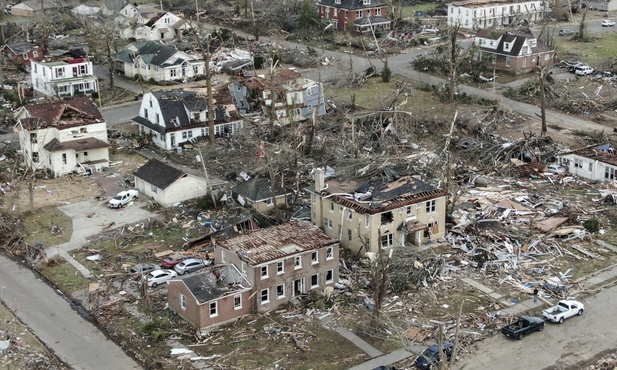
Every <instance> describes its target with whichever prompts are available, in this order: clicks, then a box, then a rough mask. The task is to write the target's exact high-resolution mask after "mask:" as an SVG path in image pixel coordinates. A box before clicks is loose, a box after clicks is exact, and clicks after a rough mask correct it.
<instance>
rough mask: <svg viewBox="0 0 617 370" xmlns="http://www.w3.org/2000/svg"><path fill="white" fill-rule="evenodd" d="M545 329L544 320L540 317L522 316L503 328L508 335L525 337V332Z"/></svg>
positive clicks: (518, 337) (503, 331)
mask: <svg viewBox="0 0 617 370" xmlns="http://www.w3.org/2000/svg"><path fill="white" fill-rule="evenodd" d="M542 330H544V320H542V319H541V318H539V317H531V316H521V317H519V319H518V321H517V322H515V323H513V324H510V325H507V326H505V327H503V328H502V329H501V332H502V333H503V334H504V335H505V336H506V337H511V338H516V339H523V337H524V336H525V334H527V333H531V332H534V331H542Z"/></svg>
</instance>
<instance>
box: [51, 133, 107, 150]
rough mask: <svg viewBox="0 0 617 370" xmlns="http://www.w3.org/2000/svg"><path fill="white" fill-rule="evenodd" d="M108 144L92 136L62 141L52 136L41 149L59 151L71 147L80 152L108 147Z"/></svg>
mask: <svg viewBox="0 0 617 370" xmlns="http://www.w3.org/2000/svg"><path fill="white" fill-rule="evenodd" d="M109 146H110V145H109V144H108V143H106V142H104V141H103V140H99V139H96V138H93V137H89V138H85V139H77V140H69V141H62V142H61V141H60V140H58V139H56V138H53V139H51V141H50V142H48V143H47V144H45V146H44V147H43V149H45V150H47V151H49V152H59V151H64V150H67V149H73V150H75V151H76V152H81V151H84V150H93V149H101V148H108V147H109Z"/></svg>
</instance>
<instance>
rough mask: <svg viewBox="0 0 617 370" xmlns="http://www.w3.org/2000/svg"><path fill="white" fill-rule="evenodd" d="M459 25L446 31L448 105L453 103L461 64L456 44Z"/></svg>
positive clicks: (457, 44)
mask: <svg viewBox="0 0 617 370" xmlns="http://www.w3.org/2000/svg"><path fill="white" fill-rule="evenodd" d="M460 27H461V25H460V24H458V23H457V24H456V25H454V26H453V27H452V28H450V30H449V31H448V32H449V34H448V36H449V40H448V41H449V47H450V50H449V52H450V53H449V54H450V55H449V57H448V67H449V71H448V82H449V91H448V101H449V102H450V103H453V102H454V93H455V91H456V86H457V82H458V72H457V69H458V66H459V64H460V63H461V59H462V58H460V55H459V43H458V31H459V29H460Z"/></svg>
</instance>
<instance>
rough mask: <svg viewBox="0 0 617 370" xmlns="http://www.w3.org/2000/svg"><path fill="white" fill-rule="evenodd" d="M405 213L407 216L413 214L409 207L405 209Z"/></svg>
mask: <svg viewBox="0 0 617 370" xmlns="http://www.w3.org/2000/svg"><path fill="white" fill-rule="evenodd" d="M405 211H406V212H407V214H408V215H410V214H412V213H413V211H412V208H411V206H407V207H405Z"/></svg>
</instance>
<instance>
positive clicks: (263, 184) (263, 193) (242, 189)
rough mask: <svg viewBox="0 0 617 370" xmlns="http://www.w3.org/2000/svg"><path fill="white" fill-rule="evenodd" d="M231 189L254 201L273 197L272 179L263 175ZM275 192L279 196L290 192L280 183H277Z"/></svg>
mask: <svg viewBox="0 0 617 370" xmlns="http://www.w3.org/2000/svg"><path fill="white" fill-rule="evenodd" d="M231 191H232V192H234V193H236V194H240V195H242V196H243V197H244V198H247V199H250V200H252V201H254V202H255V201H259V200H264V199H268V198H272V188H271V186H270V180H269V179H265V178H263V177H260V178H255V179H251V180H249V181H245V182H242V183H240V184H238V185H236V186H234V187H233V188H231ZM274 193H275V194H276V196H279V195H285V194H288V193H289V192H287V191H285V189H283V188H282V187H281V186H279V185H278V184H275V185H274Z"/></svg>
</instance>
